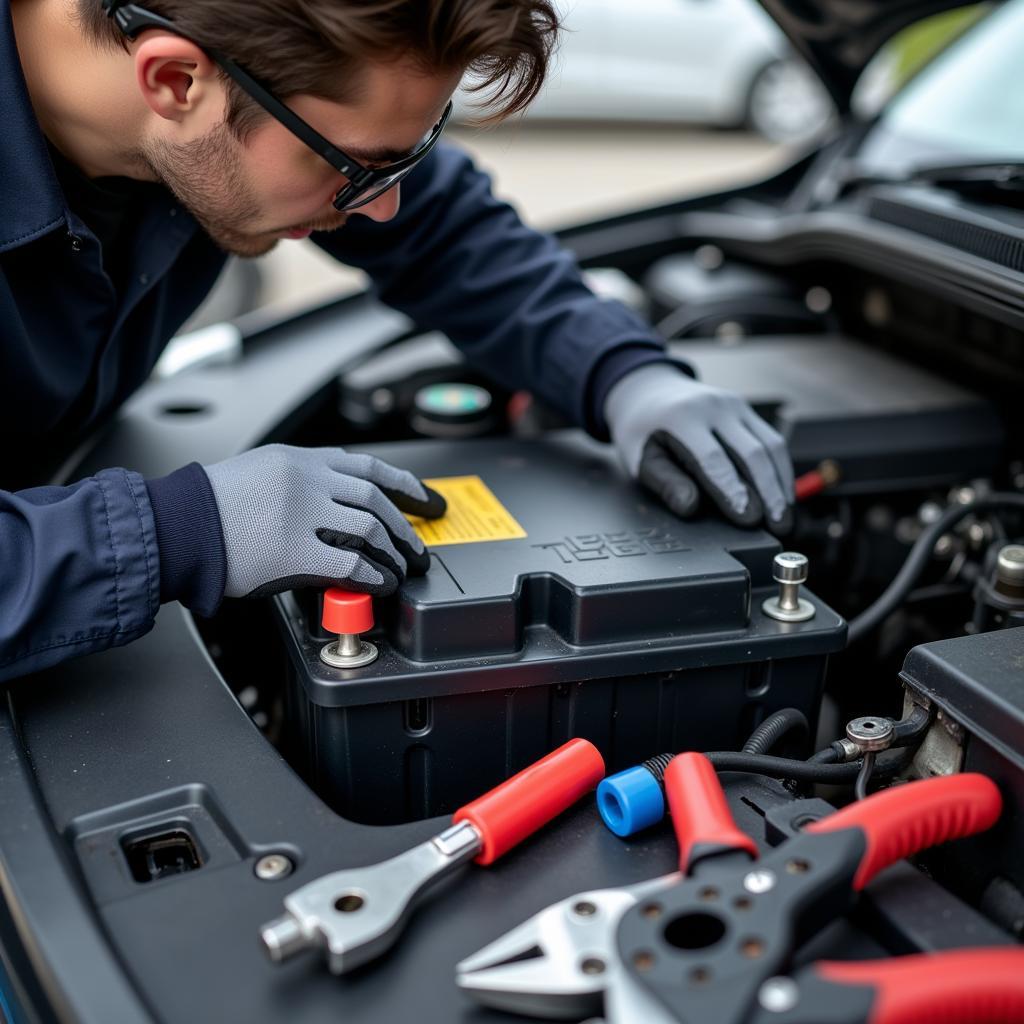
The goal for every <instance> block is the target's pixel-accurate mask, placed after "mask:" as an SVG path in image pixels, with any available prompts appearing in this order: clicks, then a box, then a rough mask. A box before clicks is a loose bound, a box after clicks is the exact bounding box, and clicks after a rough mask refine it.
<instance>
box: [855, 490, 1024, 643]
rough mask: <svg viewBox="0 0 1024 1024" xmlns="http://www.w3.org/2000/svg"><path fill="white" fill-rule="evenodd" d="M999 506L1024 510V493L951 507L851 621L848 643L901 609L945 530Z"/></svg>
mask: <svg viewBox="0 0 1024 1024" xmlns="http://www.w3.org/2000/svg"><path fill="white" fill-rule="evenodd" d="M999 508H1016V509H1020V510H1021V511H1024V494H1003V493H998V494H986V495H985V496H984V497H983V498H977V499H975V500H974V501H971V502H968V503H967V504H966V505H954V506H952V507H951V508H947V509H946V511H945V512H943V513H942V515H941V516H939V518H938V519H936V520H935V522H934V523H932V524H931V525H930V526H928V527H926V528H925V530H924V531H923V532H922V534H921V536H920V537H918V538H917V540H916V541H915V542H914V546H913V547H912V548H911V549H910V554H909V555H907V560H906V561H905V562H904V563H903V566H902V568H901V569H900V571H899V572H898V573H897V574H896V578H895V579H894V580H893V581H892V583H890V584H889V586H888V587H886V588H885V591H884V593H883V594H882V596H881V597H879V598H878V600H876V601H875V602H874V604H872V605H870V606H869V607H868V608H866V609H865V610H864V611H863V612H861V613H860V615H858V616H857V617H856V618H855V619H853V620H852V621H851V622H850V631H849V635H848V640H847V642H848V643H849V644H855V643H856V642H857V641H858V640H862V639H863V638H864V637H865V636H867V634H868V633H870V632H872V630H874V629H876V628H877V627H878V626H879V625H880V624H881V623H882V622H884V621H885V619H887V618H888V617H889V616H890V615H891V614H892V613H893V612H894V611H896V609H897V608H899V606H900V605H901V604H902V603H903V601H904V599H905V598H906V597H907V596H908V595H909V594H910V592H911V590H913V589H914V584H915V583H916V582H917V580H918V577H919V576H920V575H921V573H922V572H923V571H924V569H925V567H926V566H927V565H928V562H929V561H930V560H931V557H932V552H933V551H934V549H935V543H936V541H938V539H939V538H940V537H941V536H942V535H943V534H944V533H946V532H947V531H948V530H951V529H952V528H953V527H954V526H956V524H957V523H959V522H960V521H961V520H962V519H966V518H967V516H969V515H973V514H974V513H976V512H989V511H992V510H993V509H999Z"/></svg>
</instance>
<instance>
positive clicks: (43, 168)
mask: <svg viewBox="0 0 1024 1024" xmlns="http://www.w3.org/2000/svg"><path fill="white" fill-rule="evenodd" d="M64 221H65V206H64V196H63V193H62V192H61V189H60V185H59V184H58V182H57V176H56V174H55V173H54V170H53V164H52V163H51V161H50V154H49V152H48V151H47V148H46V139H45V137H44V136H43V131H42V129H41V128H40V127H39V122H38V121H37V120H36V116H35V113H34V111H33V110H32V102H31V100H30V99H29V95H28V86H27V85H26V84H25V76H24V74H23V73H22V70H21V61H20V60H19V58H18V47H17V44H16V42H15V38H14V24H13V22H12V20H11V5H10V0H0V252H5V251H6V250H8V249H13V248H16V247H17V246H19V245H24V244H26V243H28V242H31V241H33V240H34V239H36V238H39V237H40V236H41V235H45V234H47V233H48V232H50V231H53V230H54V229H55V228H57V227H59V226H60V225H61V224H62V223H64Z"/></svg>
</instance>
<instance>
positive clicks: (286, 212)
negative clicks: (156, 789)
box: [0, 0, 792, 679]
mask: <svg viewBox="0 0 1024 1024" xmlns="http://www.w3.org/2000/svg"><path fill="white" fill-rule="evenodd" d="M558 27H559V26H558V22H557V17H556V14H555V11H554V9H553V7H552V5H551V3H550V0H301V2H300V0H151V2H144V3H143V4H141V5H139V6H136V5H132V4H126V3H124V2H122V0H0V125H2V128H3V131H2V134H0V425H2V436H3V439H4V444H3V449H2V453H0V486H2V487H4V488H6V490H3V491H0V679H10V678H13V677H15V676H19V675H24V674H26V673H29V672H33V671H36V670H38V669H41V668H45V667H47V666H49V665H53V664H55V663H57V662H59V661H61V660H62V659H65V658H68V657H71V656H73V655H77V654H85V653H87V652H91V651H97V650H101V649H103V648H106V647H110V646H113V645H117V644H124V643H127V642H129V641H131V640H134V639H135V638H136V637H139V636H141V635H142V634H144V633H145V632H146V631H147V630H149V629H150V628H151V627H152V625H153V620H154V616H155V615H156V613H157V609H158V608H159V606H160V604H161V603H162V602H165V601H174V600H177V601H181V602H182V603H183V604H185V605H186V606H188V607H189V608H191V609H192V610H193V611H195V612H196V613H198V614H200V615H210V614H212V613H213V612H214V611H215V610H216V609H217V607H218V605H219V604H220V602H221V600H222V599H223V598H224V597H225V596H227V597H244V596H253V595H262V594H268V593H271V592H274V591H277V590H281V589H284V588H289V587H292V586H297V585H303V584H316V585H324V584H328V583H337V584H341V585H343V586H346V587H349V588H351V589H354V590H362V591H368V592H370V593H375V594H386V593H389V592H391V591H393V590H394V589H395V587H396V586H397V585H398V582H399V581H400V580H401V579H403V578H404V577H405V575H406V574H407V573H422V572H424V571H426V568H427V566H428V556H427V553H426V551H425V549H424V547H423V544H422V543H421V542H420V540H419V539H418V538H417V536H416V534H415V533H414V532H413V531H412V530H411V528H410V527H409V525H408V523H407V521H406V520H405V518H404V516H403V515H402V512H413V513H419V514H421V515H427V516H435V515H438V514H440V513H441V512H442V511H443V507H444V504H443V501H442V500H441V499H440V498H439V497H438V496H437V495H434V494H432V493H430V492H429V491H428V490H426V489H425V488H424V487H423V486H422V484H421V483H420V482H419V481H418V480H417V479H415V477H413V476H412V475H410V474H409V473H407V472H404V471H402V470H400V469H396V468H394V467H391V466H388V465H386V464H384V463H382V462H379V461H378V460H376V459H372V458H369V457H367V456H361V455H352V454H347V453H345V452H344V451H342V450H341V449H318V450H312V449H297V448H289V447H284V446H278V445H272V446H268V447H265V448H257V449H254V450H252V451H249V452H246V453H245V454H243V455H239V456H237V457H235V458H232V459H228V460H227V461H226V462H221V463H219V464H216V465H211V466H199V465H198V464H195V463H193V464H191V465H188V466H185V467H183V468H181V469H179V470H177V471H176V472H174V473H171V474H170V475H169V476H166V477H163V478H160V479H151V480H144V479H143V478H142V477H141V476H140V475H139V474H138V473H135V472H132V471H130V470H126V469H118V468H111V469H107V470H104V471H103V472H101V473H98V474H96V475H95V476H93V477H90V478H88V479H84V480H79V481H78V482H76V483H73V484H71V485H70V486H66V487H56V486H31V485H34V484H39V483H40V482H44V481H45V480H47V479H49V478H50V474H51V473H52V472H53V471H54V469H55V468H56V467H57V465H58V464H59V461H60V460H61V458H63V457H66V456H67V455H68V454H69V453H70V452H71V451H72V450H73V448H74V447H75V445H76V444H77V443H79V442H80V440H81V439H82V438H83V437H84V436H85V435H86V434H87V433H88V432H89V431H92V430H94V429H95V428H96V427H97V426H98V425H100V424H102V423H103V422H104V421H105V420H107V419H108V418H109V417H110V416H111V414H112V413H113V412H114V411H115V410H116V409H117V408H118V407H119V405H120V404H121V403H122V402H123V401H124V400H125V398H126V397H127V396H128V395H130V394H131V393H132V392H133V391H134V390H135V389H136V388H137V387H139V385H140V384H142V383H143V381H145V380H146V378H147V376H148V375H149V373H150V371H151V370H152V368H153V365H154V363H155V362H156V360H157V358H158V356H159V355H160V352H161V350H162V349H163V348H164V346H165V345H166V344H167V342H168V340H169V339H170V338H171V336H172V335H173V334H174V333H175V331H176V330H177V329H178V328H179V327H180V326H181V324H182V323H183V322H184V321H185V320H186V318H187V317H188V316H189V314H190V313H191V312H192V311H193V310H194V309H195V308H196V307H197V306H198V305H199V303H200V302H201V301H202V299H203V298H204V297H205V295H206V294H207V292H209V290H210V288H211V287H212V286H213V284H214V281H215V280H216V278H217V275H218V274H219V272H220V270H221V268H222V267H223V265H224V261H225V259H226V258H227V254H229V253H234V254H237V255H239V256H243V257H245V256H258V255H260V254H262V253H265V252H267V251H269V250H270V249H272V248H273V247H274V246H275V245H276V244H277V243H278V242H279V241H280V240H281V239H285V238H304V237H306V236H309V235H312V238H313V240H314V241H315V242H316V243H317V244H318V245H320V246H321V247H322V248H323V249H325V250H326V251H327V252H329V253H330V254H331V255H333V256H335V257H336V258H337V259H339V260H341V261H343V262H344V263H347V264H349V265H351V266H354V267H360V268H362V269H363V270H365V271H366V272H367V273H368V274H369V276H370V278H371V279H372V281H373V285H374V287H375V289H376V292H377V294H378V295H379V296H380V297H381V299H382V300H383V301H384V302H386V303H388V304H389V305H391V306H393V307H395V308H396V309H399V310H401V311H403V312H404V313H406V314H408V315H409V316H410V317H411V318H412V319H413V320H414V321H415V322H416V323H417V324H419V325H420V326H422V327H424V328H431V329H438V330H441V331H444V332H445V333H446V334H447V335H448V336H449V337H450V338H451V339H452V340H453V341H454V342H455V343H456V344H457V345H459V347H460V348H461V349H462V350H463V351H464V352H465V354H466V356H467V358H468V359H469V360H470V361H471V362H472V363H473V364H474V365H475V366H477V367H479V368H480V369H481V370H482V371H484V372H486V373H488V374H490V375H491V376H493V377H494V378H495V379H499V380H501V382H502V383H503V384H505V385H507V386H511V387H515V388H524V389H528V390H530V391H532V392H533V393H534V394H536V395H538V396H539V397H540V398H541V399H542V400H543V401H545V402H546V403H548V404H549V405H551V406H553V407H554V408H555V409H557V410H560V411H561V412H562V413H564V414H565V415H567V416H568V417H569V418H570V419H571V420H573V421H574V422H576V423H578V424H580V425H581V426H583V427H584V428H585V429H586V430H587V431H589V432H590V433H591V434H592V435H593V436H594V437H597V438H600V439H606V440H607V439H608V438H609V437H610V438H611V440H613V441H614V443H615V445H616V446H617V448H618V450H619V452H620V454H621V456H622V459H623V460H624V462H625V465H626V467H627V468H628V470H629V472H630V473H631V474H632V475H633V476H634V477H635V478H638V479H640V480H641V481H643V482H644V483H645V484H647V485H648V486H649V487H651V488H652V489H653V490H655V491H656V492H657V493H658V494H659V495H660V496H661V498H662V499H663V500H664V501H665V502H666V503H667V504H668V506H669V507H670V508H671V509H673V510H674V511H675V512H677V513H678V514H679V515H681V516H687V515H691V514H692V513H693V512H694V511H695V509H696V507H697V504H698V500H699V497H700V492H701V491H703V492H704V493H706V494H707V495H708V496H709V497H710V498H711V499H712V500H713V502H714V503H715V504H716V505H717V506H718V508H719V509H720V510H721V511H722V512H723V513H724V514H725V515H726V516H727V517H728V518H730V519H731V520H733V521H734V522H736V523H738V524H741V525H747V526H752V525H754V524H756V523H758V522H760V521H761V520H762V518H765V517H766V518H767V519H768V521H769V525H772V524H780V523H782V522H783V521H784V520H785V519H786V517H787V515H788V508H789V504H790V502H791V500H792V471H791V468H790V464H789V460H788V456H787V454H786V450H785V446H784V444H783V442H782V440H781V438H780V437H779V436H778V435H777V434H776V433H775V432H774V431H773V430H772V429H771V428H770V427H769V426H768V425H767V424H765V423H764V422H763V421H762V420H761V419H759V418H758V417H757V416H756V415H755V414H754V413H753V412H752V410H751V409H750V407H749V406H748V405H747V404H746V403H745V402H743V401H742V400H741V399H740V398H738V397H736V396H734V395H732V394H729V393H726V392H722V391H719V390H716V389H714V388H710V387H707V386H704V385H702V384H699V383H698V382H697V381H695V380H694V379H692V377H690V376H688V375H687V373H686V372H684V371H683V370H681V369H680V368H678V367H677V366H674V365H672V364H670V363H669V362H668V361H667V359H666V356H665V353H664V351H663V348H662V345H661V343H660V342H659V340H658V339H657V338H656V337H655V336H654V335H653V334H652V332H651V330H650V328H649V327H648V326H647V325H646V324H644V323H643V322H642V321H641V320H640V319H638V318H637V317H636V316H634V315H633V314H632V313H631V312H630V311H629V310H627V309H626V308H625V307H624V306H622V305H619V304H617V303H615V302H610V301H606V300H602V299H599V298H597V297H595V296H594V295H593V294H592V293H591V292H590V291H589V290H588V289H587V288H586V286H585V285H584V284H583V282H582V280H581V278H580V274H579V272H578V269H577V267H576V265H575V263H574V261H573V259H572V257H571V256H570V255H569V254H568V253H567V252H566V251H564V250H563V249H562V248H560V247H559V245H558V244H557V243H556V242H555V241H554V240H553V239H552V238H550V237H549V236H547V235H544V234H539V233H537V232H535V231H532V230H530V229H529V228H527V227H525V226H524V225H523V224H522V222H521V221H520V220H519V218H518V217H517V215H516V214H515V212H514V211H513V210H512V208H511V207H510V206H508V205H507V204H505V203H502V202H499V201H497V200H496V199H495V198H494V197H493V196H492V195H491V191H490V186H489V182H488V179H487V177H486V176H485V175H484V174H482V173H481V172H480V171H478V170H477V169H476V168H475V167H474V166H473V165H472V163H471V162H470V160H469V159H468V158H467V157H466V156H465V155H464V154H463V153H461V152H459V151H458V150H457V149H455V148H452V147H449V146H447V145H445V144H444V143H439V141H438V137H439V136H440V134H441V132H442V130H443V128H444V125H445V122H446V121H447V120H448V117H449V114H450V112H451V96H452V93H453V91H454V90H455V88H456V86H457V85H458V83H459V81H460V79H461V78H462V76H463V74H464V73H465V72H466V71H467V70H473V71H476V72H478V73H481V74H482V75H483V76H484V77H485V78H487V79H488V80H489V81H490V82H491V84H493V85H495V86H497V87H498V95H497V99H496V100H495V101H494V105H493V106H494V113H495V116H504V115H507V114H509V113H512V112H516V111H519V110H521V109H522V108H523V107H525V106H526V105H527V104H528V103H529V101H530V100H531V99H532V98H533V97H534V95H535V94H536V93H537V90H538V89H539V88H540V86H541V84H542V82H543V79H544V75H545V72H546V67H547V62H548V58H549V56H550V53H551V49H552V46H553V44H554V41H555V38H556V34H557V31H558ZM328 140H329V141H328ZM580 173H581V174H585V173H586V168H585V167H581V168H580ZM400 197H401V200H402V202H401V205H400V204H399V198H400Z"/></svg>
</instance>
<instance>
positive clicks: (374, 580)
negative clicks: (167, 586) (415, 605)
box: [203, 444, 445, 597]
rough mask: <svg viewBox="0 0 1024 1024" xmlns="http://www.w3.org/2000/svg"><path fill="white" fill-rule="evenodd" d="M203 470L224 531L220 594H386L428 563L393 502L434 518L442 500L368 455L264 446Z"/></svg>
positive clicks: (410, 477) (439, 512)
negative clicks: (328, 589)
mask: <svg viewBox="0 0 1024 1024" xmlns="http://www.w3.org/2000/svg"><path fill="white" fill-rule="evenodd" d="M203 468H204V469H205V470H206V475H207V476H208V477H209V478H210V484H211V486H212V487H213V495H214V497H215V498H216V500H217V508H218V510H219V512H220V519H221V526H222V528H223V531H224V548H225V553H226V555H227V584H226V586H225V588H224V594H225V596H226V597H262V596H263V595H264V594H274V593H277V592H278V591H281V590H290V589H292V588H293V587H310V586H318V587H323V586H343V587H346V588H348V589H350V590H358V591H362V592H364V593H369V594H390V593H392V592H393V591H394V590H395V588H396V587H397V586H398V584H399V582H400V581H401V580H402V579H404V578H405V576H406V574H407V573H411V574H414V575H422V574H423V573H425V572H426V571H427V569H428V568H429V566H430V556H429V555H428V554H427V549H426V547H425V546H424V544H423V541H421V540H420V539H419V537H418V536H417V535H416V532H415V531H414V530H413V528H412V527H411V526H410V525H409V522H408V520H407V519H406V518H405V517H404V516H403V515H402V514H401V512H400V511H399V509H401V510H402V511H404V512H409V513H410V514H412V515H417V516H425V517H427V518H428V519H435V518H437V517H438V516H441V515H444V511H445V501H444V498H442V497H441V495H440V494H438V493H436V492H435V491H432V490H430V488H428V487H425V486H424V485H423V484H421V483H420V481H419V480H417V479H416V477H414V476H413V475H412V474H411V473H407V472H406V471H405V470H401V469H395V467H394V466H389V465H388V464H387V463H386V462H381V461H380V459H376V458H374V457H373V456H372V455H353V454H349V453H347V452H346V451H345V450H344V449H342V448H293V447H290V446H288V445H283V444H271V445H267V446H266V447H263V448H254V449H253V450H252V451H248V452H245V453H244V454H243V455H238V456H236V457H235V458H233V459H228V460H226V461H225V462H218V463H216V464H215V465H213V466H204V467H203Z"/></svg>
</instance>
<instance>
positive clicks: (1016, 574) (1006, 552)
mask: <svg viewBox="0 0 1024 1024" xmlns="http://www.w3.org/2000/svg"><path fill="white" fill-rule="evenodd" d="M996 576H997V578H998V580H999V582H1000V583H1009V584H1010V585H1011V586H1014V587H1020V586H1024V544H1007V545H1006V547H1004V548H1002V549H1001V550H1000V552H999V555H998V557H997V559H996Z"/></svg>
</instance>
